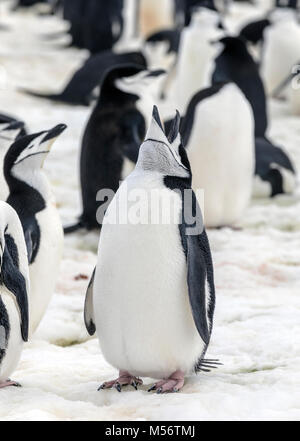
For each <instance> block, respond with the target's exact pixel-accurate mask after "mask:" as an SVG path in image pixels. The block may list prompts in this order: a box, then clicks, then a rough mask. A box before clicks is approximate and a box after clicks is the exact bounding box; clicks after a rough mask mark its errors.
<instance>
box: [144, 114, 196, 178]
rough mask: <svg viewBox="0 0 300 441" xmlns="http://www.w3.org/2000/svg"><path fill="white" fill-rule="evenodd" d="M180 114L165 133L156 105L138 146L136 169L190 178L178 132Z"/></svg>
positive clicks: (188, 164)
mask: <svg viewBox="0 0 300 441" xmlns="http://www.w3.org/2000/svg"><path fill="white" fill-rule="evenodd" d="M179 128H180V115H179V112H178V111H177V112H176V116H175V118H174V120H173V121H172V123H171V128H170V131H169V133H168V135H166V133H165V131H164V129H163V125H162V122H161V119H160V116H159V113H158V109H157V107H156V106H154V107H153V113H152V120H151V124H150V127H149V129H148V132H147V134H146V138H145V141H144V142H143V144H142V145H141V147H140V151H139V157H138V161H137V165H136V169H137V170H144V171H150V172H154V173H159V174H162V175H164V176H172V177H177V178H182V179H188V180H190V179H191V167H190V163H189V160H188V157H187V154H186V151H185V149H184V147H183V145H182V142H181V136H180V133H179Z"/></svg>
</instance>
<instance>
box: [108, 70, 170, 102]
mask: <svg viewBox="0 0 300 441" xmlns="http://www.w3.org/2000/svg"><path fill="white" fill-rule="evenodd" d="M165 76H166V71H165V70H163V69H157V70H142V71H140V72H138V73H136V74H135V75H131V76H124V77H122V78H118V79H116V80H115V86H116V87H117V89H119V90H121V91H122V92H125V93H127V94H131V95H138V96H143V94H145V92H147V93H152V92H155V91H156V90H157V89H158V85H159V84H160V83H161V81H162V80H163V79H164V78H165Z"/></svg>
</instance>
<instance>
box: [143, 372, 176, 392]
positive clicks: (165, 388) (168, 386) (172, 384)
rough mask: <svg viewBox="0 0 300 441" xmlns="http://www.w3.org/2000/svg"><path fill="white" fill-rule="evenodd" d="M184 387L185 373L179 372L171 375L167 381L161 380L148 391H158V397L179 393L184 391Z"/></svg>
mask: <svg viewBox="0 0 300 441" xmlns="http://www.w3.org/2000/svg"><path fill="white" fill-rule="evenodd" d="M183 385H184V372H182V371H180V370H178V371H176V372H174V373H173V374H172V375H170V376H169V378H166V379H165V380H161V381H158V382H157V383H155V384H154V385H153V386H152V387H150V389H148V392H151V391H153V390H156V393H157V394H158V395H160V394H164V393H167V392H173V393H177V392H179V391H180V390H181V389H182V387H183Z"/></svg>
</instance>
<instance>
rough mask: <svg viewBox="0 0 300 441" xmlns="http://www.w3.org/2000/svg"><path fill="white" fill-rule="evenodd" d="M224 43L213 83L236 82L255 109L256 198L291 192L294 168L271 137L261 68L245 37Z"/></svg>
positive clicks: (254, 193)
mask: <svg viewBox="0 0 300 441" xmlns="http://www.w3.org/2000/svg"><path fill="white" fill-rule="evenodd" d="M220 42H221V43H222V44H223V45H224V47H223V51H222V52H221V54H220V55H219V57H218V58H217V59H216V69H215V71H214V73H213V78H212V82H213V83H218V82H222V81H223V82H224V81H232V82H234V83H235V84H236V85H237V86H238V87H239V88H240V89H241V91H242V92H243V93H244V95H245V97H246V98H247V100H248V101H249V103H250V104H251V107H252V110H253V115H254V121H255V157H256V167H255V181H254V184H255V185H254V189H253V196H255V197H257V196H262V195H269V196H275V195H276V194H279V193H286V192H288V193H290V192H291V191H292V188H295V184H296V179H295V178H296V176H295V171H294V167H293V165H292V164H291V161H290V159H289V158H288V156H287V154H286V153H285V152H284V151H283V150H282V149H281V148H280V147H277V146H275V145H273V143H272V142H271V141H270V140H269V139H268V137H267V129H268V115H267V106H266V94H265V90H264V85H263V82H262V80H261V77H260V74H259V70H258V66H257V64H256V62H255V61H254V60H253V58H252V56H251V55H250V53H249V51H248V49H247V46H246V44H245V41H244V40H243V39H242V38H240V37H225V38H223V39H221V40H220ZM274 167H275V168H276V172H275V171H274ZM261 184H262V185H261ZM260 187H261V188H260ZM266 189H267V190H266Z"/></svg>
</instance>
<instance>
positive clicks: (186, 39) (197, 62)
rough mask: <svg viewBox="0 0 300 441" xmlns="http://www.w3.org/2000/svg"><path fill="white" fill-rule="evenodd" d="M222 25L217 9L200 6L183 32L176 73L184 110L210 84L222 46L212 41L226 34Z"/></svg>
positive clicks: (177, 89) (179, 96)
mask: <svg viewBox="0 0 300 441" xmlns="http://www.w3.org/2000/svg"><path fill="white" fill-rule="evenodd" d="M219 24H220V16H219V13H218V12H217V11H214V10H211V9H208V8H200V9H199V10H196V11H195V12H194V14H193V17H192V21H191V23H190V25H189V26H188V27H187V28H185V29H184V30H183V31H182V34H181V40H180V45H179V53H178V62H177V73H176V97H177V100H178V107H179V109H180V111H181V112H182V113H184V112H185V111H186V107H187V105H188V103H189V101H190V99H191V98H192V96H193V95H194V93H196V92H198V91H199V90H200V89H202V88H204V87H208V86H210V85H211V76H212V73H213V71H214V69H215V63H214V61H215V59H216V57H217V55H218V54H219V47H218V46H217V45H213V44H211V42H212V41H214V40H217V39H220V38H221V37H222V36H223V35H224V31H223V30H222V29H220V28H219Z"/></svg>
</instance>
